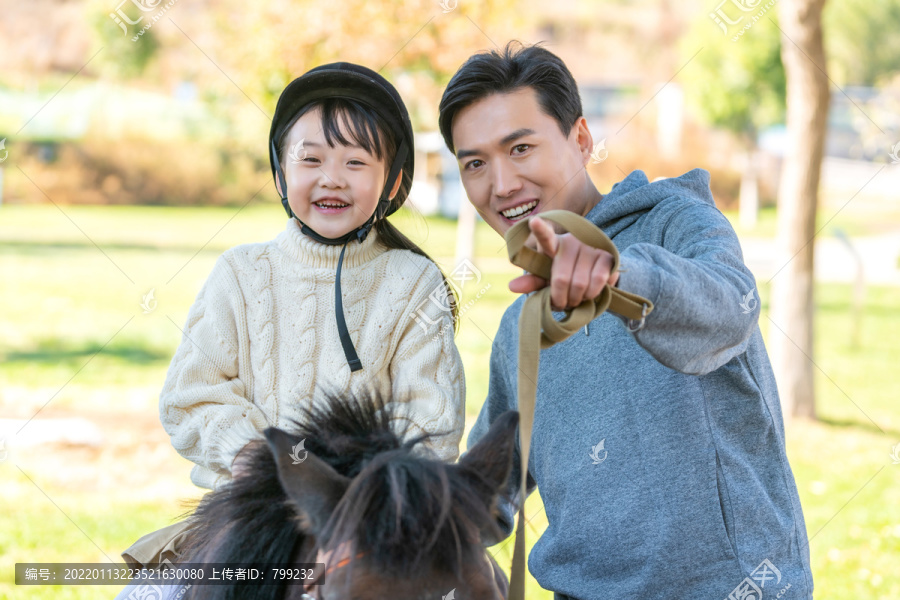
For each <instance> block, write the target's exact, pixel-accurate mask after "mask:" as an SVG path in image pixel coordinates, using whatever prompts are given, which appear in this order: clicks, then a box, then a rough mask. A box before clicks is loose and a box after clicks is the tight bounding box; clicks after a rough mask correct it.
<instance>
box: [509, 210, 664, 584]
mask: <svg viewBox="0 0 900 600" xmlns="http://www.w3.org/2000/svg"><path fill="white" fill-rule="evenodd" d="M539 216H540V217H541V218H542V219H545V220H547V221H551V222H553V223H556V224H558V225H561V226H563V227H564V228H565V229H566V230H567V231H569V232H570V233H571V234H572V235H574V236H575V237H576V238H578V240H579V241H581V242H583V243H585V244H587V245H589V246H592V247H594V248H599V249H601V250H605V251H607V252H609V253H610V254H612V256H613V265H612V269H611V270H610V272H611V273H614V272H616V271H617V270H618V268H619V251H618V250H617V249H616V246H615V244H613V243H612V240H610V239H609V237H607V235H606V234H605V233H603V231H602V230H601V229H600V228H599V227H597V226H596V225H594V224H593V223H591V222H590V221H588V220H587V219H585V218H583V217H580V216H578V215H576V214H575V213H573V212H569V211H565V210H551V211H547V212H544V213H541V214H540V215H539ZM528 221H529V219H525V220H522V221H519V222H518V223H516V224H515V225H513V226H512V227H511V228H510V229H509V231H507V232H506V236H505V237H506V245H507V250H508V252H509V260H510V262H511V263H512V264H514V265H516V266H518V267H521V268H523V269H525V270H526V271H528V272H529V273H532V274H534V275H537V276H538V277H541V278H543V279H546V280H547V281H549V280H550V269H551V265H552V261H551V259H550V258H549V257H548V256H546V255H544V254H541V253H540V252H536V251H534V250H532V249H531V248H527V247H526V246H525V240H526V239H527V238H528V235H529V234H530V233H531V230H530V229H529V228H528ZM607 310H612V311H613V312H615V313H617V314H620V315H622V316H623V317H626V318H628V319H632V320H634V321H641V320H642V319H644V318H645V317H646V316H647V315H648V314H650V312H651V311H652V310H653V303H652V302H650V301H649V300H647V299H646V298H643V297H641V296H638V295H637V294H632V293H629V292H626V291H623V290H620V289H618V288H615V287H612V286H610V285H609V284H607V285H606V286H604V287H603V290H602V291H601V292H600V294H599V295H598V296H597V297H596V298H594V299H592V300H585V301H584V302H582V303H581V304H579V305H578V306H576V307H575V308H573V309H570V310H567V311H565V312H566V315H565V317H563V319H562V320H561V321H557V320H556V319H555V318H554V317H553V312H552V311H553V309H552V308H551V303H550V287H549V286H547V287H545V288H543V289H540V290H538V291H536V292H534V293H533V294H532V295H531V296H529V297H528V298H526V300H525V305H524V306H523V307H522V314H521V315H520V316H519V373H518V396H519V447H520V458H521V469H520V471H521V473H520V474H521V482H520V485H521V487H520V499H519V502H520V504H519V522H518V524H517V525H516V543H515V549H514V550H513V561H512V569H511V573H510V585H509V595H508V598H509V600H525V491H526V484H527V481H528V455H529V453H530V450H531V429H532V425H533V424H534V404H535V398H536V397H537V376H538V367H539V364H540V357H541V354H540V351H541V349H543V348H549V347H550V346H552V345H553V344H556V343H558V342H561V341H563V340H565V339H566V338H568V337H569V336H571V335H572V334H573V333H576V332H577V331H578V330H580V329H581V328H582V327H584V326H585V325H586V324H588V323H590V322H591V321H593V320H594V319H596V318H597V317H599V316H600V315H601V314H603V313H604V312H606V311H607Z"/></svg>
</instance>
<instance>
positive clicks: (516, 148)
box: [513, 144, 531, 153]
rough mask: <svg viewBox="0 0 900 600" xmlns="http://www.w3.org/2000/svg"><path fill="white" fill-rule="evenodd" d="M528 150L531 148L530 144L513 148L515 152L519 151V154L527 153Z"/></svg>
mask: <svg viewBox="0 0 900 600" xmlns="http://www.w3.org/2000/svg"><path fill="white" fill-rule="evenodd" d="M528 148H531V146H530V145H528V144H518V145H517V146H515V147H513V150H517V151H519V153H522V152H525V150H527V149H528Z"/></svg>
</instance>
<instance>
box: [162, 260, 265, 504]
mask: <svg viewBox="0 0 900 600" xmlns="http://www.w3.org/2000/svg"><path fill="white" fill-rule="evenodd" d="M243 306H244V300H243V295H242V293H241V289H240V286H239V285H238V282H237V279H236V277H235V275H234V272H233V270H232V268H231V266H230V265H229V263H228V261H227V260H226V258H225V257H224V256H222V257H220V258H219V260H218V261H217V262H216V264H215V267H214V268H213V271H212V273H211V274H210V276H209V279H208V280H207V281H206V283H205V284H204V286H203V288H202V289H201V290H200V293H199V294H198V295H197V299H196V301H195V302H194V304H193V306H191V308H190V311H189V312H188V318H187V322H186V324H185V327H184V329H183V336H182V340H181V344H180V345H179V347H178V350H177V351H176V352H175V356H174V357H173V359H172V363H171V365H170V366H169V371H168V373H167V375H166V381H165V383H164V385H163V389H162V393H161V394H160V399H159V412H160V420H161V421H162V424H163V428H164V429H165V430H166V432H167V433H168V434H169V436H170V437H171V439H172V445H173V446H174V447H175V450H176V451H177V452H178V453H179V454H181V455H182V456H183V457H185V458H186V459H188V460H190V461H191V462H194V463H196V466H195V467H194V469H193V470H192V471H191V480H192V481H193V482H194V483H195V484H196V485H198V486H200V487H205V488H210V489H214V488H216V487H218V486H219V485H220V484H222V483H224V482H227V481H229V480H230V479H231V466H232V463H233V461H234V458H235V456H236V455H237V453H238V452H239V451H240V450H241V448H243V447H244V446H245V445H246V444H247V443H248V442H250V441H252V440H254V439H263V436H262V434H261V432H262V430H263V429H265V428H266V427H267V422H266V417H265V415H264V414H263V412H262V410H261V409H260V408H259V407H258V406H256V405H255V404H254V403H253V402H252V401H251V399H250V397H249V395H250V387H249V386H250V385H251V382H250V381H244V380H242V379H241V377H240V374H241V372H242V371H243V370H244V369H241V365H240V362H241V361H240V357H241V356H242V355H243V354H244V353H245V351H246V349H243V348H241V341H240V340H241V336H240V335H239V328H242V330H243V331H246V323H245V322H244V320H245V316H244V315H245V311H244V309H243ZM244 339H246V336H244ZM245 343H246V342H245ZM244 368H245V369H246V368H247V367H244Z"/></svg>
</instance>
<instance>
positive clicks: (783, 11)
mask: <svg viewBox="0 0 900 600" xmlns="http://www.w3.org/2000/svg"><path fill="white" fill-rule="evenodd" d="M824 4H825V0H781V1H780V2H779V20H780V22H781V29H782V37H781V60H782V62H783V63H784V70H785V75H786V77H787V130H788V145H787V152H786V155H785V162H784V171H783V173H782V177H781V182H780V187H779V190H778V235H777V246H778V251H779V254H778V256H779V259H778V263H777V264H778V266H781V265H784V267H783V268H781V270H780V271H779V272H778V273H777V274H776V276H775V277H774V279H773V281H772V310H771V319H772V323H773V325H774V326H775V327H772V328H770V336H769V339H770V347H771V349H772V362H773V367H774V369H775V377H776V379H777V381H778V390H779V394H780V396H781V401H782V406H783V413H784V415H785V417H786V418H788V417H792V416H796V417H805V418H810V419H814V418H815V416H816V404H815V395H814V390H813V373H814V368H815V367H814V365H813V316H814V303H813V273H814V270H813V248H814V244H815V241H814V239H813V236H814V235H815V224H816V204H817V200H818V189H819V172H820V170H821V165H822V155H823V153H824V146H825V131H826V118H827V115H828V100H829V90H828V78H827V77H826V75H825V48H824V45H823V43H822V20H821V17H822V8H823V6H824Z"/></svg>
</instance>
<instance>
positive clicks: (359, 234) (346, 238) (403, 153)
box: [270, 141, 409, 373]
mask: <svg viewBox="0 0 900 600" xmlns="http://www.w3.org/2000/svg"><path fill="white" fill-rule="evenodd" d="M270 150H271V152H272V155H273V156H274V157H275V159H274V163H275V177H276V178H277V179H278V185H279V186H280V188H281V205H282V206H284V210H285V212H287V215H288V217H291V218H294V219H297V222H298V223H300V231H301V232H302V233H303V234H304V235H307V236H309V237H311V238H312V239H314V240H315V241H317V242H319V243H321V244H328V245H329V246H337V245H340V244H343V246H344V247H343V248H341V254H340V257H338V265H337V272H336V273H335V276H334V312H335V318H336V320H337V329H338V337H340V340H341V347H342V348H343V349H344V357H345V358H346V359H347V364H348V365H350V372H351V373H352V372H354V371H360V370H362V368H363V367H362V362H361V361H360V360H359V356H358V355H357V354H356V348H354V347H353V340H351V339H350V332H349V331H348V330H347V321H346V320H345V319H344V302H343V298H342V295H341V270H342V267H343V265H344V251H345V250H347V244H348V243H350V241H351V240H353V239H357V240H359V243H362V242H363V240H365V239H366V237H368V235H369V232H370V231H371V230H372V227H374V226H375V221H377V220H380V219H383V218H385V215H386V214H387V210H388V208H389V207H390V204H391V198H390V193H391V189H392V188H393V187H394V186H393V184H394V182H395V181H396V180H397V176H398V175H399V174H400V169H401V168H402V167H403V163H404V162H406V157H407V155H408V154H409V148H408V147H407V145H406V142H405V141H403V142H401V143H400V147H399V148H398V149H397V156H395V157H394V163H393V164H392V165H391V171H390V173H389V174H388V178H387V181H386V182H385V184H384V189H383V190H382V191H381V197H380V198H379V199H378V205H377V206H376V207H375V212H374V213H372V215H371V216H370V217H369V218H368V219H366V222H365V223H363V224H362V225H360V226H359V227H357V228H356V229H354V230H353V231H349V232H347V233H345V234H344V235H342V236H340V237H336V238H327V237H325V236H323V235H321V234H319V233H317V232H316V231H314V230H313V229H312V227H310V226H309V225H307V224H306V223H304V222H303V221H301V220H300V219H299V218H297V215H295V214H294V212H293V211H292V210H291V206H290V204H289V203H288V199H287V183H286V181H285V177H284V172H283V171H282V170H281V163H280V162H279V161H278V154H277V152H276V151H275V142H274V141H273V142H272V147H271V149H270Z"/></svg>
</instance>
